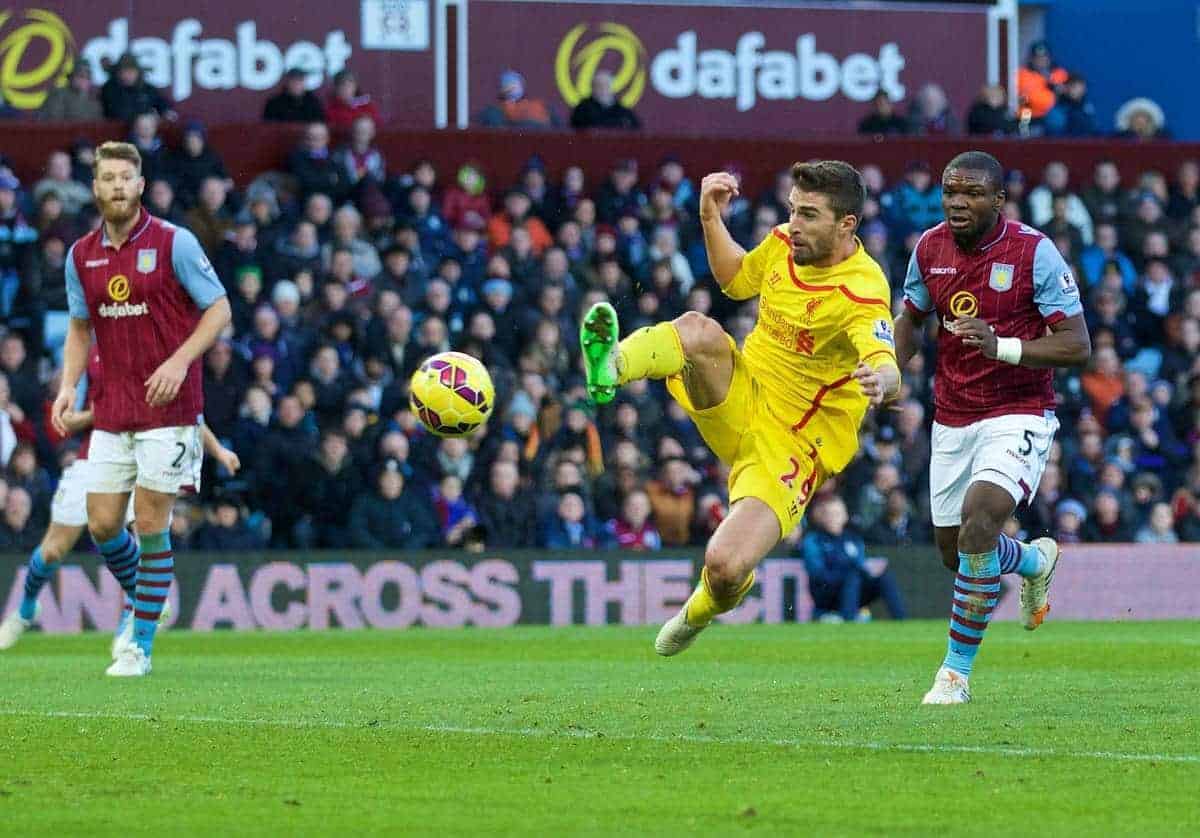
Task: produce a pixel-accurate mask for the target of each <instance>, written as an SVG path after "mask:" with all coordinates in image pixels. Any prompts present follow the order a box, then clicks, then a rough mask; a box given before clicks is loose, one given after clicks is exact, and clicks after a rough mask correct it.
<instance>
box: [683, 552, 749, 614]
mask: <svg viewBox="0 0 1200 838" xmlns="http://www.w3.org/2000/svg"><path fill="white" fill-rule="evenodd" d="M753 587H754V571H753V570H752V571H750V575H749V576H747V577H746V581H745V582H743V583H742V584H741V587H739V588H738V589H737V590H736V591H734V593H733V595H732V596H729V597H725V598H723V599H719V598H717V596H715V595H714V594H713V590H712V587H711V586H710V585H709V583H708V568H707V567H706V568H704V569H703V570H701V571H700V584H699V585H697V586H696V590H695V591H694V592H693V593H692V596H691V598H689V599H688V601H687V621H688V625H690V626H694V627H697V628H699V627H700V626H706V625H708V624H709V623H711V622H712V620H713V618H714V617H716V616H717V615H718V614H724V613H725V612H726V611H732V610H733V609H735V608H737V607H738V606H739V605H740V604H741V602H742V600H743V599H745V598H746V594H748V593H749V592H750V589H751V588H753Z"/></svg>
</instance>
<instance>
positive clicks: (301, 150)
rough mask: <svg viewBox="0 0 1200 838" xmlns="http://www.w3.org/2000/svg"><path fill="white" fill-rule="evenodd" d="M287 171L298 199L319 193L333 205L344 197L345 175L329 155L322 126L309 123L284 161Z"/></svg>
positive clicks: (345, 189) (346, 185) (326, 136)
mask: <svg viewBox="0 0 1200 838" xmlns="http://www.w3.org/2000/svg"><path fill="white" fill-rule="evenodd" d="M287 168H288V171H289V172H290V173H291V174H292V175H293V176H295V178H296V181H297V185H298V186H299V187H300V196H301V198H302V199H307V198H308V196H310V195H313V194H316V193H318V192H320V193H323V194H325V195H328V196H329V197H330V198H332V199H333V200H335V201H337V200H340V199H341V198H342V197H343V196H344V195H345V194H346V191H347V188H348V184H347V181H346V175H345V173H344V172H343V170H342V168H341V167H340V166H338V164H337V162H336V161H334V160H333V157H332V155H331V154H330V152H329V128H328V127H327V126H326V125H325V124H324V123H322V122H310V123H309V124H308V126H307V127H306V128H305V129H304V139H303V141H302V142H301V144H300V146H299V147H297V148H296V149H295V150H294V151H293V152H292V153H291V155H290V156H289V157H288V163H287Z"/></svg>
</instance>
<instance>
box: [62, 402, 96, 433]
mask: <svg viewBox="0 0 1200 838" xmlns="http://www.w3.org/2000/svg"><path fill="white" fill-rule="evenodd" d="M92 420H93V414H92V410H91V408H88V409H87V410H67V412H66V413H64V414H63V425H65V426H66V428H67V431H68V432H70V433H71V434H78V433H82V432H83V431H86V430H87V429H88V428H90V427H91V426H92Z"/></svg>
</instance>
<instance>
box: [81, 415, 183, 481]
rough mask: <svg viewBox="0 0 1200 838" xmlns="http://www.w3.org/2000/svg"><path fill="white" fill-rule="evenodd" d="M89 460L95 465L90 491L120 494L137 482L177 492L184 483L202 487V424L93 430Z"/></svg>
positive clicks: (93, 466)
mask: <svg viewBox="0 0 1200 838" xmlns="http://www.w3.org/2000/svg"><path fill="white" fill-rule="evenodd" d="M88 462H89V463H91V464H92V466H91V467H92V469H93V473H92V476H91V480H92V485H91V488H90V491H92V492H97V493H102V494H103V493H120V492H130V491H133V487H134V485H135V484H136V485H138V486H141V487H142V488H143V489H149V490H150V491H152V492H162V493H163V494H166V495H174V494H178V492H179V490H180V489H181V488H183V487H184V486H194V487H199V486H200V468H201V466H202V465H203V464H204V451H203V447H202V445H201V440H200V426H199V425H175V426H172V427H169V428H152V429H150V430H148V431H124V432H122V433H110V432H108V431H100V430H95V431H92V441H91V447H90V448H89V449H88Z"/></svg>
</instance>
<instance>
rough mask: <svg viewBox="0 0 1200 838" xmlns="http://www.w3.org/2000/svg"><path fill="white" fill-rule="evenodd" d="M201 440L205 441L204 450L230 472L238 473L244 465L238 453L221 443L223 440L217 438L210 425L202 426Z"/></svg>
mask: <svg viewBox="0 0 1200 838" xmlns="http://www.w3.org/2000/svg"><path fill="white" fill-rule="evenodd" d="M200 440H201V441H202V442H203V443H204V451H205V453H207V454H208V455H209V456H210V457H212V458H213V459H214V460H216V461H217V462H218V463H220V464H221V465H222V466H224V467H225V468H226V469H227V470H228V471H229V473H230V474H237V473H238V470H239V469H241V467H242V461H241V459H240V458H239V457H238V455H237V454H236V453H234V452H233V451H231V450H230V449H228V448H226V447H225V446H224V445H222V444H221V440H219V439H217V435H216V434H214V433H213V432H212V431H211V430H210V429H209V427H208V425H201V426H200Z"/></svg>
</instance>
